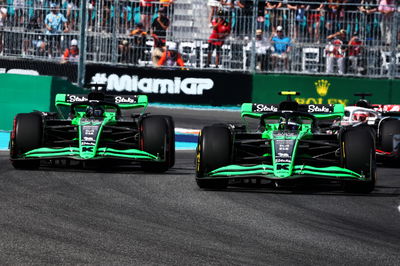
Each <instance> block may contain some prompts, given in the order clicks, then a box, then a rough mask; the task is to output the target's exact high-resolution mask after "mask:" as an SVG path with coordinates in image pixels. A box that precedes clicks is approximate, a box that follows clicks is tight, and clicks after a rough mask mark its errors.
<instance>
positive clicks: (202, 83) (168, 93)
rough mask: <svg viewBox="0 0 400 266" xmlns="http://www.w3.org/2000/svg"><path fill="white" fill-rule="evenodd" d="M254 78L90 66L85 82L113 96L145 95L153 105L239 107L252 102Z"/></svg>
mask: <svg viewBox="0 0 400 266" xmlns="http://www.w3.org/2000/svg"><path fill="white" fill-rule="evenodd" d="M251 82H252V75H250V74H243V73H237V72H230V73H226V72H211V71H194V70H180V69H173V70H167V69H157V68H134V67H126V66H125V67H116V66H108V65H97V64H88V65H87V66H86V83H92V84H93V83H94V84H107V87H106V90H107V91H108V92H111V93H114V94H118V93H121V94H127V93H133V94H146V95H148V96H149V100H150V101H151V102H170V103H183V104H206V105H239V104H241V103H242V102H246V101H250V100H251V89H252V84H251Z"/></svg>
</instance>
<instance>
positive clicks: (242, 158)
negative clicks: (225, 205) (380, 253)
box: [196, 92, 375, 193]
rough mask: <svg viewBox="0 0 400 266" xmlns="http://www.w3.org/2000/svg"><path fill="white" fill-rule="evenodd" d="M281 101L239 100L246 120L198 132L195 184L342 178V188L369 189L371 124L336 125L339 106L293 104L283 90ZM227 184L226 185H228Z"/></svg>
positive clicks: (371, 183) (372, 155) (341, 112)
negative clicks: (254, 121) (255, 124)
mask: <svg viewBox="0 0 400 266" xmlns="http://www.w3.org/2000/svg"><path fill="white" fill-rule="evenodd" d="M281 94H282V95H286V96H287V97H288V99H287V100H286V101H283V102H281V103H280V104H257V103H244V104H242V108H241V116H242V118H254V119H257V120H258V127H257V129H252V128H251V127H250V126H249V125H248V124H247V121H246V123H245V124H239V125H238V124H216V125H212V126H207V127H204V128H203V129H202V131H201V133H200V138H199V142H198V146H197V158H196V181H197V184H198V185H199V187H200V188H224V187H226V186H227V185H229V184H230V183H229V182H228V181H229V180H232V182H234V181H236V180H240V179H249V178H251V179H266V180H270V181H271V182H274V183H275V184H277V185H280V184H283V183H287V182H291V181H294V182H293V183H295V182H301V181H302V180H304V179H327V180H333V181H338V182H341V183H342V184H343V186H344V189H345V190H346V191H351V192H365V193H367V192H370V191H372V190H373V189H374V183H375V142H374V136H373V133H372V131H371V129H370V127H368V126H366V125H363V124H357V125H349V126H340V125H339V123H333V122H332V121H335V120H336V121H339V120H340V119H341V118H342V117H343V116H344V106H343V105H341V104H335V105H322V104H298V103H297V102H295V101H292V100H291V96H292V95H298V93H295V92H282V93H281ZM232 182H231V183H232Z"/></svg>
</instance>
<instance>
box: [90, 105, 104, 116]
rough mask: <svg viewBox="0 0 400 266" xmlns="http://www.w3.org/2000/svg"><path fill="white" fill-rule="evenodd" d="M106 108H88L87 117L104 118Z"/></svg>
mask: <svg viewBox="0 0 400 266" xmlns="http://www.w3.org/2000/svg"><path fill="white" fill-rule="evenodd" d="M103 115H104V108H103V107H102V106H94V107H93V106H88V107H87V108H86V116H87V117H103Z"/></svg>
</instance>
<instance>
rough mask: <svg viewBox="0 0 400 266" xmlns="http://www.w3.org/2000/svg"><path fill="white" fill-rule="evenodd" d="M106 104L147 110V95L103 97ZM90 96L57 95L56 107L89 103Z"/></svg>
mask: <svg viewBox="0 0 400 266" xmlns="http://www.w3.org/2000/svg"><path fill="white" fill-rule="evenodd" d="M104 97H105V98H104V99H102V100H104V101H106V102H110V103H115V104H118V106H119V107H120V108H121V109H132V108H147V105H148V99H147V95H105V96H104ZM89 98H90V94H89V95H88V94H57V95H56V106H57V107H58V106H71V105H72V104H73V103H79V102H87V101H90V100H91V99H89Z"/></svg>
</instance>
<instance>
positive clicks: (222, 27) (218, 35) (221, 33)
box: [204, 16, 231, 68]
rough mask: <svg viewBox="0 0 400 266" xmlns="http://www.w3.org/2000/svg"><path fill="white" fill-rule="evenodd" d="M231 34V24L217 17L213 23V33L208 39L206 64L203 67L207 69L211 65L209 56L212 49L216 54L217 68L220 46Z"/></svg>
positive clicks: (216, 65)
mask: <svg viewBox="0 0 400 266" xmlns="http://www.w3.org/2000/svg"><path fill="white" fill-rule="evenodd" d="M230 33H231V23H229V21H227V20H225V19H224V18H223V17H221V16H219V17H217V19H216V20H214V21H213V31H212V33H211V35H210V37H209V39H208V57H207V64H206V65H205V66H204V67H209V66H210V63H211V55H212V53H213V51H214V49H215V50H216V52H217V55H216V57H215V67H216V68H218V65H219V63H220V56H221V51H222V45H224V41H225V39H226V38H227V37H228V36H229V34H230Z"/></svg>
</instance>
